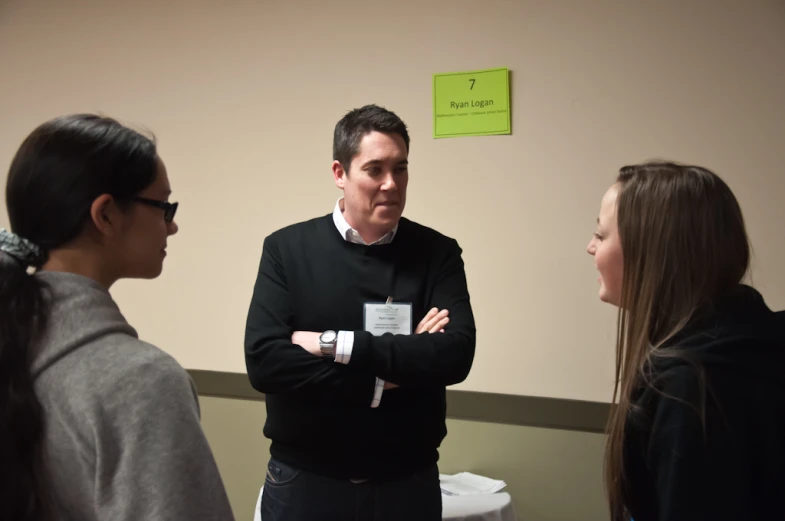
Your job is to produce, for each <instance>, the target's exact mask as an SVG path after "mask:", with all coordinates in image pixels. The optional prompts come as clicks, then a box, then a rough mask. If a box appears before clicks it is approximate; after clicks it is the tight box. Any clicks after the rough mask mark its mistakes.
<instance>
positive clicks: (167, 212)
mask: <svg viewBox="0 0 785 521" xmlns="http://www.w3.org/2000/svg"><path fill="white" fill-rule="evenodd" d="M134 201H136V202H138V203H142V204H146V205H147V206H153V207H155V208H160V209H161V210H163V211H164V221H166V222H168V223H170V222H172V221H174V214H175V213H177V203H167V202H166V201H156V200H155V199H147V198H146V197H134Z"/></svg>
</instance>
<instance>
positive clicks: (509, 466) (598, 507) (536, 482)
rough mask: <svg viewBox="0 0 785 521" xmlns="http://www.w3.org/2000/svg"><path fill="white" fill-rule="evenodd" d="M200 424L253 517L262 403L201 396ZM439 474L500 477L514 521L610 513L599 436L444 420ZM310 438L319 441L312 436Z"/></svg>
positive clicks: (240, 505)
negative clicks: (465, 472)
mask: <svg viewBox="0 0 785 521" xmlns="http://www.w3.org/2000/svg"><path fill="white" fill-rule="evenodd" d="M200 400H201V405H202V424H203V425H204V429H205V432H206V433H207V437H208V439H209V441H210V444H211V446H212V448H213V451H214V453H215V456H216V459H217V460H218V465H219V467H220V469H221V473H222V476H223V478H224V481H225V484H226V487H227V489H228V492H229V498H230V500H231V502H232V508H233V509H234V512H235V516H236V517H237V519H238V521H240V520H247V521H251V519H252V518H253V509H254V506H255V505H256V498H257V496H258V493H259V487H260V486H261V485H262V483H263V480H264V471H265V468H266V464H267V459H268V457H269V452H268V451H269V446H270V444H269V440H267V439H266V438H264V436H263V435H262V427H263V425H264V419H265V408H264V402H256V401H246V400H235V399H227V398H212V397H204V396H203V397H201V398H200ZM447 429H448V431H449V433H448V435H447V438H446V439H445V442H444V444H443V445H442V448H441V451H440V454H441V462H440V464H439V466H440V471H441V472H442V473H446V474H453V473H456V472H461V471H469V472H475V473H477V474H481V475H485V476H489V477H493V478H496V479H503V480H505V481H506V482H507V485H508V486H507V488H506V491H507V492H509V493H510V495H511V496H512V497H513V501H514V504H515V509H516V512H517V514H518V518H519V519H520V521H594V520H598V521H599V520H605V519H607V518H608V513H607V509H606V507H605V503H604V496H603V488H602V454H603V443H604V436H603V435H601V434H590V433H584V432H576V431H564V430H556V429H541V428H535V427H520V426H513V425H503V424H497V423H482V422H472V421H463V420H452V419H448V421H447ZM314 443H318V441H317V439H316V437H314Z"/></svg>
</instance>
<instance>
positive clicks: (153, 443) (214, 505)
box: [96, 356, 234, 521]
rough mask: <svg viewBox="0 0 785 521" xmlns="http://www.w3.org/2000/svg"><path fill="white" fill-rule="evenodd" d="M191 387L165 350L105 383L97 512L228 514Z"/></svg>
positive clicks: (126, 519)
mask: <svg viewBox="0 0 785 521" xmlns="http://www.w3.org/2000/svg"><path fill="white" fill-rule="evenodd" d="M193 389H194V388H193V385H192V382H191V379H190V377H189V376H188V374H187V373H186V372H185V370H183V369H182V367H181V366H180V365H179V364H177V362H176V361H174V360H173V359H172V358H170V357H168V356H166V357H158V358H157V359H154V360H148V361H147V362H146V363H144V364H139V365H136V366H135V367H131V368H130V369H128V370H127V371H126V372H125V373H124V374H122V375H121V376H119V377H118V378H116V379H115V380H114V381H113V382H112V389H111V390H110V391H108V392H107V393H106V394H105V395H104V396H103V400H102V408H103V410H102V413H101V414H100V415H98V423H97V429H96V430H97V443H96V451H97V454H96V471H97V476H98V477H97V482H96V494H97V497H96V509H97V511H98V516H97V517H98V518H100V519H112V520H116V521H132V520H133V521H135V520H138V519H167V520H171V521H191V520H193V519H203V520H209V521H227V520H233V519H234V517H233V515H232V510H231V507H230V504H229V499H228V497H227V494H226V491H225V489H224V485H223V482H222V480H221V476H220V474H219V471H218V467H217V465H216V462H215V459H214V457H213V454H212V452H211V450H210V447H209V445H208V442H207V439H206V437H205V435H204V432H203V431H202V427H201V425H200V416H199V407H198V402H197V400H196V398H195V396H194V392H193Z"/></svg>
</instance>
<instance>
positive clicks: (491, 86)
mask: <svg viewBox="0 0 785 521" xmlns="http://www.w3.org/2000/svg"><path fill="white" fill-rule="evenodd" d="M509 79H510V74H509V71H508V70H507V68H503V69H486V70H482V71H471V72H453V73H443V74H434V75H433V137H435V138H442V137H458V136H488V135H494V134H509V133H510V80H509Z"/></svg>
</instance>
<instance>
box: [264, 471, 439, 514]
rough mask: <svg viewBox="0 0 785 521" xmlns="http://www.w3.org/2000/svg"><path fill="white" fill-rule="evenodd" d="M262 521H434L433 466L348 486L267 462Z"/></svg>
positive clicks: (436, 510) (435, 485) (436, 506)
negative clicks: (394, 478) (405, 475)
mask: <svg viewBox="0 0 785 521" xmlns="http://www.w3.org/2000/svg"><path fill="white" fill-rule="evenodd" d="M261 514H262V521H439V520H441V518H442V495H441V489H440V488H439V469H438V467H437V466H436V465H435V464H434V465H431V466H430V467H428V468H426V469H423V470H421V471H419V472H416V473H414V474H412V475H411V476H408V477H406V478H403V479H399V480H391V481H365V482H353V481H350V480H346V479H335V478H329V477H325V476H320V475H317V474H312V473H310V472H306V471H304V470H300V469H297V468H294V467H292V466H290V465H287V464H285V463H282V462H280V461H278V460H276V459H274V458H273V459H270V463H269V464H268V466H267V477H266V478H265V480H264V490H263V492H262V506H261Z"/></svg>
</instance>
